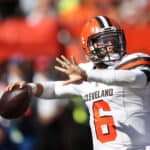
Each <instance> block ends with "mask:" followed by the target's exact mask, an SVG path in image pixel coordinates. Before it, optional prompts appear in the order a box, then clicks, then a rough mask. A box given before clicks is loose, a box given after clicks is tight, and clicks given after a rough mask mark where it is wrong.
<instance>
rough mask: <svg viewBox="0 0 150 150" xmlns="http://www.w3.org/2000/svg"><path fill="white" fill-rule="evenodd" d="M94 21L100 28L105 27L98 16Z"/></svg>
mask: <svg viewBox="0 0 150 150" xmlns="http://www.w3.org/2000/svg"><path fill="white" fill-rule="evenodd" d="M95 19H96V20H97V21H98V23H99V24H100V27H102V28H104V27H105V26H104V23H103V21H102V20H101V19H100V18H99V17H98V16H97V17H95Z"/></svg>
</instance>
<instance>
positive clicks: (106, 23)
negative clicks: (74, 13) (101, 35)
mask: <svg viewBox="0 0 150 150" xmlns="http://www.w3.org/2000/svg"><path fill="white" fill-rule="evenodd" d="M96 19H97V20H98V21H99V23H100V24H101V26H102V27H104V28H108V27H110V26H112V25H111V23H110V21H109V19H108V18H107V17H105V16H97V17H96Z"/></svg>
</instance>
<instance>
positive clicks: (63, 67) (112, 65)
mask: <svg viewBox="0 0 150 150" xmlns="http://www.w3.org/2000/svg"><path fill="white" fill-rule="evenodd" d="M81 44H82V47H83V50H84V52H85V55H86V57H87V58H88V60H89V62H87V63H84V64H79V65H78V64H77V62H76V60H75V58H74V57H72V58H71V60H69V59H67V58H66V57H65V56H61V57H60V58H56V61H57V62H58V63H59V64H60V65H59V66H55V69H57V70H58V71H60V72H62V73H65V74H66V75H68V80H66V81H55V82H43V83H38V84H34V83H25V82H19V83H15V84H10V85H8V86H7V90H12V89H13V87H14V86H18V85H19V86H20V88H21V87H23V86H30V87H31V88H32V92H33V94H34V95H35V96H38V97H42V98H45V99H50V98H52V99H53V98H64V97H67V98H68V97H73V96H76V95H77V96H81V97H82V99H83V101H84V102H85V104H86V105H87V107H88V110H89V114H90V127H91V132H92V139H93V149H94V150H117V149H119V150H145V147H146V146H147V145H150V133H149V131H150V115H149V114H150V100H149V97H150V84H149V81H150V56H149V55H147V54H144V53H134V54H130V55H127V54H126V40H125V35H124V31H123V30H122V28H121V27H120V26H119V25H118V24H117V23H116V22H115V21H114V20H112V19H110V18H108V17H106V16H96V17H94V18H91V19H90V20H88V21H87V22H86V24H85V25H84V26H83V30H82V32H81Z"/></svg>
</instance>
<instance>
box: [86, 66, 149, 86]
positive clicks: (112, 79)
mask: <svg viewBox="0 0 150 150" xmlns="http://www.w3.org/2000/svg"><path fill="white" fill-rule="evenodd" d="M87 80H89V81H96V82H102V83H105V84H109V85H123V86H129V87H136V88H141V87H143V86H145V85H146V82H147V79H146V76H145V74H144V72H142V71H140V70H105V69H104V70H103V69H99V70H98V69H97V70H92V71H88V72H87Z"/></svg>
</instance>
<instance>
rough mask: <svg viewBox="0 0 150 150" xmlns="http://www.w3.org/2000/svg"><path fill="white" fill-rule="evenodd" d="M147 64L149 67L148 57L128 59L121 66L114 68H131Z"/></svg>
mask: <svg viewBox="0 0 150 150" xmlns="http://www.w3.org/2000/svg"><path fill="white" fill-rule="evenodd" d="M141 65H142V66H149V67H150V59H143V58H140V59H135V60H133V61H129V62H127V63H125V64H122V65H121V66H118V67H116V69H133V68H136V67H138V66H141Z"/></svg>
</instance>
